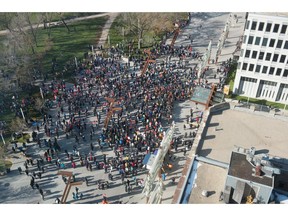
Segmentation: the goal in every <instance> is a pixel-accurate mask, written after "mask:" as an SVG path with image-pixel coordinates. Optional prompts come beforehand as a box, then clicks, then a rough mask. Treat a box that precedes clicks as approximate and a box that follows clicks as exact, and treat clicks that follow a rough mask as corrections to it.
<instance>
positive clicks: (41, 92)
mask: <svg viewBox="0 0 288 216" xmlns="http://www.w3.org/2000/svg"><path fill="white" fill-rule="evenodd" d="M40 94H41V97H42V99H44V96H43V91H42V88H40Z"/></svg>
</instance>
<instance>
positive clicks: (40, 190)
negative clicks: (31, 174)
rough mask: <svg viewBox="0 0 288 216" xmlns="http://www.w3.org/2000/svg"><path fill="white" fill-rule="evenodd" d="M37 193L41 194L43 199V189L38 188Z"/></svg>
mask: <svg viewBox="0 0 288 216" xmlns="http://www.w3.org/2000/svg"><path fill="white" fill-rule="evenodd" d="M39 193H40V194H41V196H42V199H43V200H44V192H43V190H42V189H41V188H40V189H39Z"/></svg>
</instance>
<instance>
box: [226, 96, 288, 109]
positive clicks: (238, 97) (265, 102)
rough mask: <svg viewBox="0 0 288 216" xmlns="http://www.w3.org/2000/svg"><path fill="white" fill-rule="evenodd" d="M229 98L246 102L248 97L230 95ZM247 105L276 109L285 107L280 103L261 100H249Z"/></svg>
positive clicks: (287, 107)
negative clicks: (253, 104) (252, 104)
mask: <svg viewBox="0 0 288 216" xmlns="http://www.w3.org/2000/svg"><path fill="white" fill-rule="evenodd" d="M231 98H232V99H236V100H241V101H243V102H248V97H245V96H240V95H232V96H231ZM249 103H255V104H259V105H265V106H272V107H274V108H278V109H284V107H285V104H282V103H276V102H271V101H267V100H263V99H256V98H249ZM286 110H288V106H286Z"/></svg>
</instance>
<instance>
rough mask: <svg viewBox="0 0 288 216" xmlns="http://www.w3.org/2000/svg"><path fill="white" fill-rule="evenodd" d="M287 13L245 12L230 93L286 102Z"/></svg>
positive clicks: (287, 60) (287, 77)
mask: <svg viewBox="0 0 288 216" xmlns="http://www.w3.org/2000/svg"><path fill="white" fill-rule="evenodd" d="M287 26H288V13H280V14H277V13H270V14H269V13H249V15H248V18H247V21H246V25H245V31H244V36H243V44H242V46H241V53H240V58H239V62H238V66H237V73H236V77H235V82H234V87H233V93H235V94H238V95H243V96H246V97H251V98H257V99H264V100H268V101H275V102H279V103H285V104H287V103H288V29H287Z"/></svg>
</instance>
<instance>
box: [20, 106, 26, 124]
mask: <svg viewBox="0 0 288 216" xmlns="http://www.w3.org/2000/svg"><path fill="white" fill-rule="evenodd" d="M20 111H21V114H22V117H23V119H24V121H26V120H25V116H24V113H23V110H22V108H20Z"/></svg>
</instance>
